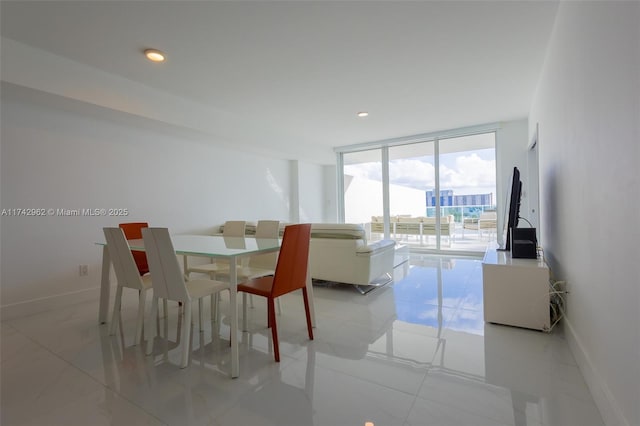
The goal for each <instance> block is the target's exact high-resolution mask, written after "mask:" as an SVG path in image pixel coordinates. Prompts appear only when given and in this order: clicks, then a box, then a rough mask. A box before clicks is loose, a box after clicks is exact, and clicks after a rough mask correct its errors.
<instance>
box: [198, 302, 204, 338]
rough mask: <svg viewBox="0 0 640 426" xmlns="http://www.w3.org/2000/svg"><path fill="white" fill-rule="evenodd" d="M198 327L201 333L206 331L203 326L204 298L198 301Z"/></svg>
mask: <svg viewBox="0 0 640 426" xmlns="http://www.w3.org/2000/svg"><path fill="white" fill-rule="evenodd" d="M198 322H199V324H198V327H199V328H200V333H202V332H203V331H204V328H203V327H202V324H204V311H203V310H202V297H201V298H199V299H198Z"/></svg>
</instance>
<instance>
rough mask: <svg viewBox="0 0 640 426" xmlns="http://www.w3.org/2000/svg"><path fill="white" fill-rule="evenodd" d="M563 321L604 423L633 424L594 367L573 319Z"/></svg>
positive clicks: (620, 425) (572, 349)
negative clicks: (573, 324)
mask: <svg viewBox="0 0 640 426" xmlns="http://www.w3.org/2000/svg"><path fill="white" fill-rule="evenodd" d="M562 321H563V322H564V332H565V337H566V338H567V342H568V343H569V348H570V349H571V353H572V354H573V356H574V358H575V359H576V362H577V363H578V367H579V368H580V372H581V373H582V376H583V377H584V380H585V382H586V383H587V387H588V388H589V391H591V395H592V396H593V400H594V401H595V403H596V406H597V407H598V410H599V411H600V415H601V416H602V420H603V421H604V424H606V425H610V426H614V425H616V426H618V425H619V426H631V425H630V423H629V422H628V421H627V419H626V418H625V416H624V413H623V412H622V410H620V407H618V403H617V402H616V399H615V397H614V396H613V394H612V393H611V390H609V387H608V386H607V384H606V382H605V381H604V380H602V378H601V376H600V374H599V373H598V371H597V370H596V369H595V368H594V366H593V363H592V362H591V358H590V357H589V353H588V352H587V351H586V350H585V348H584V345H583V344H582V341H581V339H580V336H578V334H577V333H576V331H575V329H574V328H573V326H572V324H571V321H570V320H569V319H568V318H567V317H565V318H563V319H562Z"/></svg>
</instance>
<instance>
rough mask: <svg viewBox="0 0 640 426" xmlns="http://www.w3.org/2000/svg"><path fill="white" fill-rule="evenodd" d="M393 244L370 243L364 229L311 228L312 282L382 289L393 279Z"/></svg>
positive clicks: (345, 226)
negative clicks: (330, 282)
mask: <svg viewBox="0 0 640 426" xmlns="http://www.w3.org/2000/svg"><path fill="white" fill-rule="evenodd" d="M394 254H395V241H394V240H380V241H376V242H373V243H368V242H367V240H366V232H365V229H364V227H363V226H362V225H357V224H348V223H347V224H338V223H314V224H312V225H311V246H310V248H309V270H310V273H311V278H313V279H317V280H325V281H334V282H340V283H346V284H353V285H355V286H357V287H356V288H358V290H360V291H361V292H364V291H365V290H364V289H362V288H360V287H359V286H379V285H382V284H386V283H387V282H389V281H390V280H391V278H392V276H393V259H394Z"/></svg>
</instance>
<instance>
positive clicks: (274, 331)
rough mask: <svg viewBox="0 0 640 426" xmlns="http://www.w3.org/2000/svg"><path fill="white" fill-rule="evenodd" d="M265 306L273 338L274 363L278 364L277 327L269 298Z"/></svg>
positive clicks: (271, 301)
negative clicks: (266, 306)
mask: <svg viewBox="0 0 640 426" xmlns="http://www.w3.org/2000/svg"><path fill="white" fill-rule="evenodd" d="M267 304H268V305H269V308H268V311H269V326H270V327H271V337H272V338H273V354H274V356H275V358H276V362H280V345H279V344H278V325H277V324H276V310H275V306H274V301H273V299H272V298H271V297H268V298H267Z"/></svg>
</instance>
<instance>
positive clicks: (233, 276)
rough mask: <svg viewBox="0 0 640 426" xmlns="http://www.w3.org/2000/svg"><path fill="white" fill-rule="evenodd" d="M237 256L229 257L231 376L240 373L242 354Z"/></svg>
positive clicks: (234, 376)
mask: <svg viewBox="0 0 640 426" xmlns="http://www.w3.org/2000/svg"><path fill="white" fill-rule="evenodd" d="M236 264H237V262H236V258H235V257H231V258H230V259H229V283H230V286H231V288H230V289H229V309H230V310H231V378H236V377H238V376H239V375H240V356H239V355H240V354H239V350H238V302H237V296H238V274H237V270H236Z"/></svg>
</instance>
